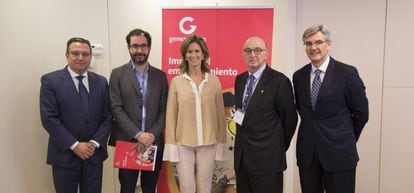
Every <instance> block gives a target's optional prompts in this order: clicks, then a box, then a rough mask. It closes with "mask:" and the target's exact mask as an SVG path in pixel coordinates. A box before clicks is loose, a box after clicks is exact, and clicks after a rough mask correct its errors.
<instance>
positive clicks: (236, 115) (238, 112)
mask: <svg viewBox="0 0 414 193" xmlns="http://www.w3.org/2000/svg"><path fill="white" fill-rule="evenodd" d="M243 119H244V112H243V111H242V110H241V109H237V110H236V112H235V113H234V115H233V120H234V121H235V122H236V123H237V124H239V125H242V123H243Z"/></svg>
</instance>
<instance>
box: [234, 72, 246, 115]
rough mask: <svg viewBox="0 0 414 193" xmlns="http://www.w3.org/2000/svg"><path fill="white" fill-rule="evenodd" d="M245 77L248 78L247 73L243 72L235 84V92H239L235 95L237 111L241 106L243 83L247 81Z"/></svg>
mask: <svg viewBox="0 0 414 193" xmlns="http://www.w3.org/2000/svg"><path fill="white" fill-rule="evenodd" d="M247 77H248V73H247V72H244V73H243V74H241V75H240V77H239V79H240V80H239V81H238V82H236V83H237V85H236V90H238V91H240V92H237V93H236V96H235V99H236V108H238V109H242V105H243V94H244V87H245V83H246V81H247Z"/></svg>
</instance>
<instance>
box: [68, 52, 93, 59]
mask: <svg viewBox="0 0 414 193" xmlns="http://www.w3.org/2000/svg"><path fill="white" fill-rule="evenodd" d="M69 53H70V54H71V55H72V56H75V57H79V56H81V55H82V57H83V58H87V57H89V56H90V55H91V53H89V52H79V51H71V52H69Z"/></svg>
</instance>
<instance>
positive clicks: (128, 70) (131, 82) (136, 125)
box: [109, 29, 168, 193]
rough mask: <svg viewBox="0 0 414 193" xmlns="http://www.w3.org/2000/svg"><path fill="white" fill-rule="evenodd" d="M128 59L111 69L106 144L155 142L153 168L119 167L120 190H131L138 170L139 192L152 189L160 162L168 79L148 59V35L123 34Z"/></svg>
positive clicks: (149, 192) (140, 32)
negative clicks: (109, 128) (110, 124)
mask: <svg viewBox="0 0 414 193" xmlns="http://www.w3.org/2000/svg"><path fill="white" fill-rule="evenodd" d="M126 42H127V45H128V50H129V54H130V56H131V60H130V61H129V62H128V63H126V64H124V65H122V66H120V67H118V68H115V69H113V70H112V73H111V77H110V81H109V87H110V88H109V89H110V91H109V92H110V101H111V110H112V113H113V117H114V119H115V123H114V127H113V131H112V134H111V137H110V142H109V145H114V144H115V141H116V140H121V141H129V142H138V143H141V144H143V145H145V146H150V145H157V146H158V152H157V157H156V163H155V170H154V171H140V170H129V169H119V176H118V177H119V181H120V183H121V193H134V192H135V187H136V183H137V180H138V175H139V174H140V172H141V177H140V179H141V187H142V192H143V193H155V189H156V185H157V180H158V176H159V171H160V169H161V164H162V152H163V144H164V142H163V130H164V127H165V109H166V103H167V95H168V94H167V93H168V81H167V76H166V74H165V73H164V72H162V71H161V70H159V69H157V68H154V67H152V66H151V65H150V64H149V63H148V56H149V53H150V51H151V36H150V34H149V33H148V32H146V31H144V30H141V29H134V30H132V31H131V32H130V33H129V34H128V35H127V36H126Z"/></svg>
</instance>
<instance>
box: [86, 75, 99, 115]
mask: <svg viewBox="0 0 414 193" xmlns="http://www.w3.org/2000/svg"><path fill="white" fill-rule="evenodd" d="M88 81H89V103H88V104H89V106H88V109H89V111H91V110H93V109H94V108H93V107H94V104H96V103H95V102H96V101H97V100H98V94H99V91H98V87H97V86H98V84H97V81H98V80H97V77H96V76H95V75H94V74H92V73H89V72H88Z"/></svg>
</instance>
